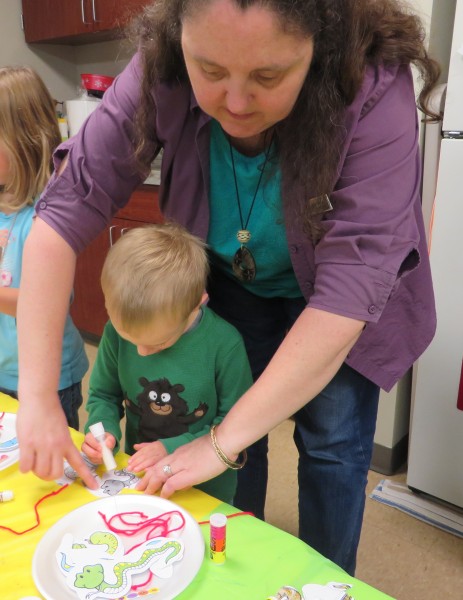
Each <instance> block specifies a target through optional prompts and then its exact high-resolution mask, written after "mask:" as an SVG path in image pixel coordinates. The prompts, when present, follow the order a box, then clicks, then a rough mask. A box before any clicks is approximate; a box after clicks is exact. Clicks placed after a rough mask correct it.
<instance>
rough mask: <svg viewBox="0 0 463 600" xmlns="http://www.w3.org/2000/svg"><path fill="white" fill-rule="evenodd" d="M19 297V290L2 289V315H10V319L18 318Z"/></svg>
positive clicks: (0, 303)
mask: <svg viewBox="0 0 463 600" xmlns="http://www.w3.org/2000/svg"><path fill="white" fill-rule="evenodd" d="M18 296H19V289H18V288H12V287H0V313H3V314H5V315H10V317H16V308H17V306H18Z"/></svg>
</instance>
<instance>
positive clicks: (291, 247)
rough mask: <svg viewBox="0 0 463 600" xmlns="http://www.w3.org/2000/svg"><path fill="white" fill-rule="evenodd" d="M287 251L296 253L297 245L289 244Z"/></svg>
mask: <svg viewBox="0 0 463 600" xmlns="http://www.w3.org/2000/svg"><path fill="white" fill-rule="evenodd" d="M289 251H290V252H291V254H296V253H297V246H290V247H289Z"/></svg>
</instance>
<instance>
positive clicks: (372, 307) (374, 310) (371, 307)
mask: <svg viewBox="0 0 463 600" xmlns="http://www.w3.org/2000/svg"><path fill="white" fill-rule="evenodd" d="M368 312H369V313H370V315H374V314H375V312H376V306H375V305H374V304H370V306H369V307H368Z"/></svg>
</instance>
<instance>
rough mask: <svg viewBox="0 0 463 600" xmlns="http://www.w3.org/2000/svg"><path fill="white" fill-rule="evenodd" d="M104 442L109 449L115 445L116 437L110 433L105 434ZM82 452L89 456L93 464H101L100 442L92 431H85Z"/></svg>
mask: <svg viewBox="0 0 463 600" xmlns="http://www.w3.org/2000/svg"><path fill="white" fill-rule="evenodd" d="M105 444H106V446H108V448H109V449H110V450H112V449H113V448H114V446H115V445H116V438H115V437H114V436H113V434H112V433H106V434H105ZM82 452H83V453H84V454H85V455H86V456H87V458H89V459H90V460H91V461H92V463H93V464H94V465H101V463H102V462H103V454H102V452H101V445H100V442H99V441H98V440H97V439H96V438H95V436H94V435H93V433H87V435H86V436H85V439H84V441H83V444H82Z"/></svg>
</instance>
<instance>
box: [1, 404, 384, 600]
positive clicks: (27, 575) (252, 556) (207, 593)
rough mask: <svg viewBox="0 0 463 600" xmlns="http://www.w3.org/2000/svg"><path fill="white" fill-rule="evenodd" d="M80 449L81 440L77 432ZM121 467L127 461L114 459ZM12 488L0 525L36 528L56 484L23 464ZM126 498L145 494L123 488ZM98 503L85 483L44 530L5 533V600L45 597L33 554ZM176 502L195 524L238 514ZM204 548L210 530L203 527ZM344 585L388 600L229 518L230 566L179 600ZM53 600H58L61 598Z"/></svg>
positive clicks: (44, 522)
mask: <svg viewBox="0 0 463 600" xmlns="http://www.w3.org/2000/svg"><path fill="white" fill-rule="evenodd" d="M16 410H17V401H15V400H13V399H12V398H9V397H7V396H5V395H3V394H1V393H0V412H3V411H5V412H16ZM72 437H73V440H74V442H75V443H76V446H77V447H78V448H80V445H81V443H82V439H83V436H82V434H81V433H78V432H75V431H74V430H72ZM116 459H117V463H118V466H119V467H121V468H122V467H124V466H125V465H126V461H127V455H125V454H122V453H119V454H118V455H117V457H116ZM7 489H8V490H12V491H13V492H14V495H15V498H14V500H12V501H11V502H6V503H3V504H0V525H3V526H7V527H10V528H12V529H14V530H16V531H24V530H26V529H28V528H29V527H32V526H33V525H34V524H35V522H36V519H35V514H34V505H35V503H36V502H37V501H38V500H39V499H40V498H42V497H43V496H45V495H46V494H49V493H50V492H53V491H56V490H58V489H59V486H58V485H57V484H56V483H55V482H45V481H42V480H41V479H39V478H38V477H36V476H35V475H33V474H32V473H27V474H22V473H20V472H19V469H18V465H17V464H15V465H11V466H10V467H9V468H7V469H5V470H3V471H1V472H0V490H7ZM122 493H134V494H138V493H140V492H135V491H129V490H126V491H125V492H122ZM95 499H96V498H95V497H94V496H93V495H92V494H90V492H88V491H87V490H86V489H85V488H84V487H83V486H82V485H80V484H78V483H75V484H72V485H70V486H69V487H68V488H66V489H65V490H63V491H61V492H60V493H59V494H57V495H56V496H53V497H51V498H48V499H47V500H46V501H45V502H44V503H43V504H42V505H40V507H39V514H40V521H41V522H40V526H39V527H37V528H35V529H33V530H32V531H30V532H28V533H25V534H24V535H14V534H13V533H11V532H8V531H5V530H2V529H0V590H1V592H0V597H1V598H2V600H19V599H20V598H23V597H25V596H37V597H41V596H40V594H39V593H38V591H37V588H36V587H35V584H34V581H33V578H32V567H31V565H32V558H33V555H34V550H35V547H36V545H37V543H38V542H39V540H40V539H41V537H42V536H43V535H44V534H45V532H46V531H47V530H48V528H50V527H51V526H52V525H53V524H54V523H56V522H57V521H58V520H59V519H60V518H61V517H63V516H64V515H65V514H67V513H69V512H70V511H72V510H73V509H75V508H77V507H79V506H82V505H83V504H86V503H88V502H91V501H93V500H95ZM171 500H172V501H173V502H175V503H177V504H179V505H180V506H181V507H183V508H184V509H185V510H187V511H188V512H189V513H190V514H191V515H192V516H193V518H195V519H196V520H197V521H203V520H206V519H207V518H208V516H209V515H210V514H211V513H212V512H215V511H220V512H224V513H225V514H231V513H233V512H236V509H235V508H234V507H232V506H229V505H227V504H223V503H221V502H220V500H217V499H215V498H212V497H211V496H208V495H207V494H204V493H203V492H201V491H199V490H195V489H191V490H187V491H183V492H178V493H176V494H175V495H174V496H173V497H172V498H171ZM202 530H203V535H204V538H205V542H206V548H207V547H208V544H209V528H208V526H202ZM330 581H339V582H343V583H350V584H352V585H353V588H352V592H351V593H352V595H353V596H354V597H355V600H387V599H389V600H391V598H390V596H387V595H386V594H383V593H381V592H379V591H377V590H374V589H373V588H372V587H370V586H368V585H366V584H365V583H362V582H361V581H359V580H357V579H354V578H352V577H350V576H349V575H347V574H346V573H344V571H342V570H341V569H340V568H339V567H337V566H336V565H334V564H333V563H331V562H330V561H328V560H326V559H325V558H323V557H322V556H321V555H320V554H318V553H317V552H315V551H314V550H312V549H311V548H310V547H309V546H307V545H306V544H304V543H303V542H301V541H300V540H298V539H297V538H295V537H294V536H291V535H289V534H288V533H285V532H283V531H281V530H279V529H277V528H275V527H273V526H271V525H269V524H267V523H264V522H262V521H260V520H259V519H256V518H254V517H250V516H242V517H241V516H240V517H236V518H233V519H230V520H229V522H228V525H227V560H226V562H225V564H224V565H221V566H218V565H215V564H213V563H212V562H211V561H210V559H209V558H208V556H206V557H205V559H204V561H203V564H202V566H201V568H200V570H199V572H198V574H197V576H196V578H195V579H194V580H193V582H192V583H191V584H190V585H189V586H188V588H187V589H186V590H185V591H184V592H182V593H181V594H180V595H179V596H178V598H179V599H180V600H191V599H201V600H219V599H221V600H243V599H245V600H265V598H267V597H268V596H269V595H272V594H275V593H276V591H277V590H278V589H279V588H280V587H281V586H282V585H291V586H294V587H295V588H297V589H298V590H301V589H302V586H303V585H304V584H306V583H318V584H321V585H325V584H326V583H328V582H330ZM53 600H60V599H59V598H56V599H53Z"/></svg>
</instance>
